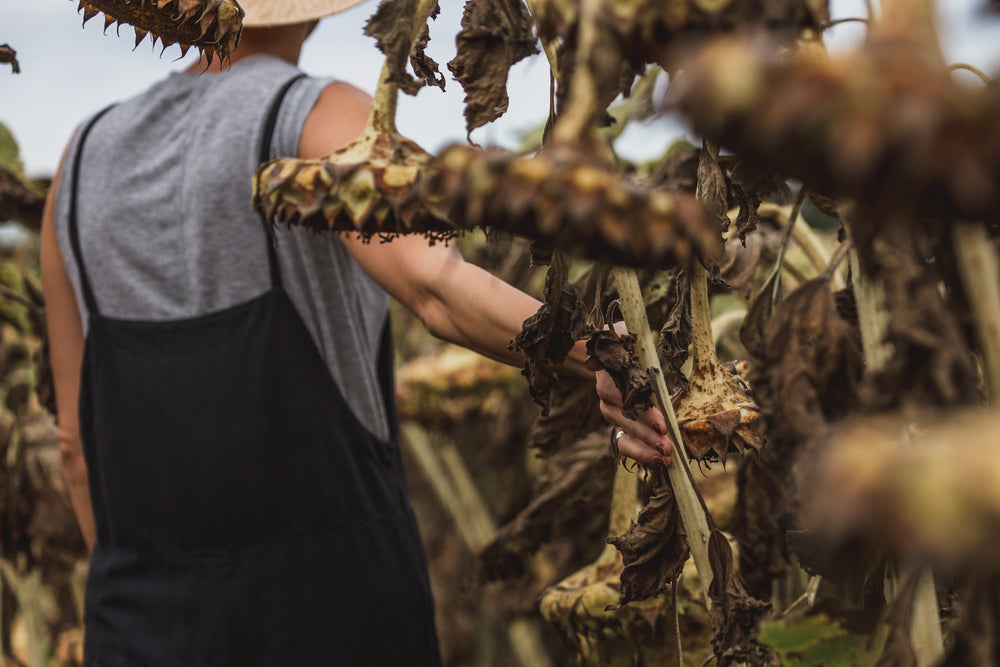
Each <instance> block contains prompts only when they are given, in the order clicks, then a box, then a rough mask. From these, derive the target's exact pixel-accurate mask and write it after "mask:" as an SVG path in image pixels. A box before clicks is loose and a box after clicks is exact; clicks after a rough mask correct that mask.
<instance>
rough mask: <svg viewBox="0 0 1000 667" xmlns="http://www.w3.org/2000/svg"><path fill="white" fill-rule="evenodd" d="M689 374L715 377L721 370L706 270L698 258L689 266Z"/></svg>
mask: <svg viewBox="0 0 1000 667" xmlns="http://www.w3.org/2000/svg"><path fill="white" fill-rule="evenodd" d="M691 340H692V342H691V356H692V360H691V375H692V377H694V376H698V377H704V378H709V377H715V375H716V374H718V373H719V372H721V369H720V366H721V364H719V356H718V354H716V351H715V339H714V337H713V336H712V309H711V303H710V301H709V297H708V270H707V269H706V268H705V267H704V266H702V263H701V262H700V261H698V260H695V261H694V262H693V266H692V267H691Z"/></svg>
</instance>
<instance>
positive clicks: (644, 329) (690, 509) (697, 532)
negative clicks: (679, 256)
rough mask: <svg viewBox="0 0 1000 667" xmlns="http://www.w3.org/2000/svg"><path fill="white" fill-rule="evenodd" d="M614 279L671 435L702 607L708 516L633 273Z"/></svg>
mask: <svg viewBox="0 0 1000 667" xmlns="http://www.w3.org/2000/svg"><path fill="white" fill-rule="evenodd" d="M615 279H616V280H617V282H618V295H619V297H620V298H621V304H622V315H623V316H624V318H625V325H626V326H627V327H628V330H629V331H630V332H631V333H632V334H634V335H635V337H636V346H635V349H636V355H637V356H638V357H639V363H640V364H642V366H643V368H646V369H649V371H650V374H651V376H652V380H653V389H654V395H655V397H656V403H657V406H656V407H657V408H659V409H660V411H661V412H662V413H663V414H664V416H665V417H666V418H667V421H668V423H669V424H670V430H671V433H672V434H673V440H674V455H673V463H672V464H671V465H670V466H669V467H668V468H667V476H668V477H669V478H670V486H671V488H672V489H673V492H674V498H675V500H676V501H677V508H678V509H679V510H680V516H681V523H682V524H683V526H684V532H685V534H686V535H687V538H688V544H689V546H690V547H691V557H692V558H693V559H694V564H695V568H696V569H697V570H698V578H699V579H700V580H701V587H702V591H703V592H704V594H705V600H706V604H709V603H708V600H709V597H708V589H709V586H710V585H711V583H712V579H713V578H714V575H713V573H712V566H711V564H710V562H709V559H708V538H709V536H710V533H711V530H710V528H709V522H708V517H707V516H706V514H705V510H704V507H703V506H702V504H701V499H700V498H699V496H698V492H697V491H696V490H695V488H694V483H693V482H692V481H691V468H690V463H689V461H688V457H687V453H686V451H685V450H684V439H683V437H682V436H681V429H680V425H679V424H678V423H677V416H676V415H675V414H674V407H673V404H672V403H671V402H670V393H669V392H668V391H667V385H666V382H665V381H664V379H663V372H662V370H661V369H660V361H659V359H658V358H657V356H656V348H655V346H654V344H653V336H652V334H651V333H650V329H649V320H648V319H647V317H646V305H645V304H644V303H643V301H642V290H641V289H640V287H639V279H638V278H637V277H636V274H635V270H633V269H628V268H624V267H616V268H615Z"/></svg>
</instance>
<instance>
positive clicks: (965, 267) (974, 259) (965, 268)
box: [951, 221, 1000, 406]
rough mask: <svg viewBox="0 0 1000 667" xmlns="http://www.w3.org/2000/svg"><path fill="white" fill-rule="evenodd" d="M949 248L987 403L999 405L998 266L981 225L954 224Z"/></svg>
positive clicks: (999, 282)
mask: <svg viewBox="0 0 1000 667" xmlns="http://www.w3.org/2000/svg"><path fill="white" fill-rule="evenodd" d="M951 238H952V244H953V246H954V249H955V255H956V256H957V258H958V270H959V273H960V274H961V277H962V284H963V286H964V287H965V293H966V296H967V297H968V299H969V304H970V307H971V308H972V315H973V318H974V320H975V324H976V334H977V335H978V337H979V345H980V347H981V348H982V354H983V375H984V376H985V379H986V386H987V388H988V390H989V399H990V403H991V404H993V405H994V406H996V405H1000V402H998V401H997V396H998V395H1000V263H998V261H997V253H996V251H995V250H994V246H993V243H992V242H991V240H990V237H989V234H988V232H987V231H986V226H985V225H983V224H982V223H980V222H966V221H960V222H956V223H955V224H954V225H953V227H952V237H951Z"/></svg>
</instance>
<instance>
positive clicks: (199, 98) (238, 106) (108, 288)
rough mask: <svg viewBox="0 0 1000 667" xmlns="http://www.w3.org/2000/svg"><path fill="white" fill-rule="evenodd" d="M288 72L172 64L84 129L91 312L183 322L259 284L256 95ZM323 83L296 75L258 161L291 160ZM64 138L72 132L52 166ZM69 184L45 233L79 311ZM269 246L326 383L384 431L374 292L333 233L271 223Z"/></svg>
mask: <svg viewBox="0 0 1000 667" xmlns="http://www.w3.org/2000/svg"><path fill="white" fill-rule="evenodd" d="M296 73H297V70H296V69H295V68H294V67H292V66H291V65H289V64H287V63H284V62H282V61H280V60H278V59H275V58H272V57H269V56H253V57H250V58H246V59H245V60H241V61H239V62H237V63H235V64H234V65H233V66H232V68H231V69H230V70H229V71H227V72H224V73H221V74H195V73H174V74H171V75H170V76H169V77H167V78H166V79H164V80H162V81H160V82H158V83H156V84H155V85H153V86H152V87H151V88H150V89H148V90H147V91H146V92H144V93H142V94H140V95H138V96H137V97H134V98H132V99H129V100H126V101H124V102H122V103H120V104H119V105H117V106H116V107H114V108H113V109H111V110H110V111H109V112H108V113H107V114H106V115H105V116H104V118H102V119H101V120H100V121H99V122H98V123H97V125H95V126H94V129H93V130H92V132H91V134H90V136H89V137H88V139H87V143H86V146H85V148H84V153H83V158H82V165H81V173H80V181H81V182H80V186H79V190H78V195H77V196H78V200H77V220H78V225H79V230H80V243H81V249H82V252H83V261H84V263H85V264H86V266H87V271H88V274H89V276H90V280H91V283H92V284H93V289H94V292H95V296H96V300H97V307H98V309H99V310H100V311H101V313H102V314H103V315H107V316H109V317H114V318H121V319H134V320H172V319H182V318H188V317H195V316H198V315H204V314H206V313H210V312H213V311H216V310H221V309H223V308H227V307H229V306H234V305H237V304H239V303H242V302H244V301H248V300H250V299H252V298H254V297H256V296H259V295H260V294H262V293H263V292H265V291H266V290H268V289H269V288H270V279H269V273H268V267H267V253H266V246H265V243H266V242H267V241H266V239H265V235H264V231H263V227H262V225H261V222H260V219H259V218H258V217H257V215H256V214H255V213H254V211H253V209H252V206H251V187H252V186H251V177H252V174H253V172H254V169H255V168H256V166H257V158H258V153H259V151H260V146H259V138H260V136H261V132H262V130H263V126H264V122H265V118H264V117H265V115H266V113H267V110H268V107H269V105H270V102H271V100H272V99H273V98H274V95H275V94H276V93H277V91H278V89H279V88H280V87H281V86H282V84H284V83H285V82H286V81H288V80H289V79H290V78H291V77H292V76H294V75H295V74H296ZM329 83H330V81H329V80H319V79H311V78H310V79H302V80H300V81H298V82H296V83H295V84H294V85H293V86H292V88H291V89H290V90H289V92H288V94H287V96H286V97H285V101H284V103H283V104H282V107H281V112H280V114H279V115H278V122H277V126H276V128H275V131H274V135H273V142H272V156H271V157H272V158H277V157H282V156H295V155H297V153H298V145H299V136H300V133H301V130H302V124H303V123H304V122H305V119H306V117H307V116H308V115H309V112H310V111H311V110H312V108H313V106H314V104H315V103H316V99H317V98H318V96H319V94H320V92H322V90H323V88H324V87H325V86H326V85H327V84H329ZM78 143H79V135H77V137H76V138H75V139H74V140H73V142H72V144H71V146H70V150H69V153H68V154H67V159H66V162H65V164H66V165H71V164H72V162H73V158H74V156H75V154H76V151H77V149H78ZM71 179H72V174H71V173H70V169H69V168H68V167H66V168H64V170H63V175H62V184H61V186H60V189H59V192H58V196H57V199H56V210H55V218H56V232H57V236H58V239H59V244H60V248H61V251H62V257H63V261H64V262H65V264H66V270H67V272H68V274H69V277H70V280H71V281H72V282H73V287H74V289H75V290H76V299H77V304H78V306H79V308H80V312H81V314H83V313H86V304H85V302H84V300H83V295H82V293H81V291H80V281H79V272H78V270H77V267H76V262H75V261H74V259H73V253H72V252H71V251H70V242H69V232H68V210H69V192H70V186H71V185H72V184H71V182H70V181H71ZM277 254H278V261H279V264H280V267H281V275H282V282H283V283H284V286H285V288H286V291H287V292H288V294H289V296H290V297H291V300H292V302H293V303H294V304H295V307H296V308H297V309H298V311H299V314H300V315H301V317H302V319H303V321H304V322H305V324H306V327H307V328H308V329H309V331H310V333H311V334H312V337H313V340H314V341H315V343H316V345H317V348H318V349H319V351H320V354H321V355H322V357H323V359H324V360H325V361H326V364H327V366H328V367H329V370H330V374H331V376H332V377H333V379H334V382H336V383H337V385H338V387H339V388H340V390H341V393H342V394H343V395H344V397H345V399H346V400H347V403H348V404H349V405H350V406H351V408H352V409H353V410H354V412H355V414H356V415H357V416H358V418H359V419H360V420H361V423H362V424H364V425H365V426H366V427H367V428H368V429H369V430H370V431H371V432H372V433H373V434H375V435H377V436H379V437H382V438H385V437H387V436H388V433H389V425H388V420H387V417H386V414H385V409H384V405H383V402H382V398H381V392H380V389H379V385H378V381H377V372H376V368H377V362H378V352H379V338H380V335H381V332H382V328H383V325H384V324H385V321H386V314H387V309H388V297H387V295H386V294H385V292H383V291H382V290H381V289H380V288H379V287H378V286H377V285H376V284H375V283H374V282H373V281H372V280H371V279H370V278H369V277H368V275H367V274H365V273H364V271H362V269H361V267H360V266H358V264H357V263H356V262H355V261H354V260H353V258H352V257H351V256H350V254H348V252H347V250H346V249H345V247H344V245H343V244H342V243H341V242H340V240H339V239H337V238H335V237H330V236H318V235H315V234H313V233H311V232H306V231H303V230H300V229H290V230H286V229H281V230H279V231H278V233H277ZM84 326H86V317H84ZM247 363H253V360H247Z"/></svg>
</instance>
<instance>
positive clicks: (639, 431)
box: [601, 403, 674, 456]
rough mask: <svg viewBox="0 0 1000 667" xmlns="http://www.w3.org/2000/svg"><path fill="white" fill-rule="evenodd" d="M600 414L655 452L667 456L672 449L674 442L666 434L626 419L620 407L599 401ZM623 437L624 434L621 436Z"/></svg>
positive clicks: (639, 422)
mask: <svg viewBox="0 0 1000 667" xmlns="http://www.w3.org/2000/svg"><path fill="white" fill-rule="evenodd" d="M601 414H602V415H603V416H604V419H606V420H607V421H608V423H610V424H614V425H616V426H617V427H618V428H620V429H623V430H624V431H625V432H626V433H627V434H628V435H629V437H631V438H632V439H634V440H637V441H639V442H641V443H642V444H643V445H645V446H647V447H649V448H650V449H652V450H654V451H655V452H656V453H657V454H661V455H665V456H669V455H670V454H672V453H673V451H674V443H673V441H671V440H670V438H669V437H667V436H666V435H664V434H662V433H659V432H657V431H656V430H654V429H652V428H650V427H649V426H648V425H647V424H644V423H643V422H641V421H636V420H633V419H628V418H627V417H626V416H625V415H624V414H623V413H622V410H621V408H620V407H618V406H615V405H608V404H607V403H601ZM623 437H624V436H623Z"/></svg>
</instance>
